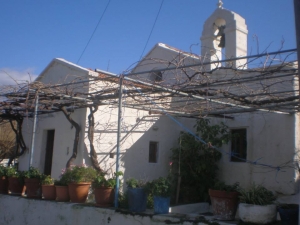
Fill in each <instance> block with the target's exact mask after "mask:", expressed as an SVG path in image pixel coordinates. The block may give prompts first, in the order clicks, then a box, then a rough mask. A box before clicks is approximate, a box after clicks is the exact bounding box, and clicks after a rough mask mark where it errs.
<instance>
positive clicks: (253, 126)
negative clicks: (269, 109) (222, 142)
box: [215, 113, 297, 195]
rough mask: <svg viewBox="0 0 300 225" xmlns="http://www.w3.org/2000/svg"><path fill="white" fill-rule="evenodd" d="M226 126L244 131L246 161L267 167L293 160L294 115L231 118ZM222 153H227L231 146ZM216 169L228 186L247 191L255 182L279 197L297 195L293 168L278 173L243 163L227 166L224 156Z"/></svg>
mask: <svg viewBox="0 0 300 225" xmlns="http://www.w3.org/2000/svg"><path fill="white" fill-rule="evenodd" d="M215 121H216V120H215ZM218 121H220V120H218ZM223 121H224V120H223ZM225 122H226V125H228V126H229V128H247V159H248V160H250V161H252V162H255V161H257V162H258V163H263V164H266V165H270V166H284V165H285V163H287V162H291V161H292V160H293V158H294V156H295V148H296V146H295V116H294V115H283V114H274V113H245V114H237V115H234V120H226V121H225ZM222 150H224V151H226V152H230V143H229V145H227V146H224V147H223V148H222ZM219 165H220V173H219V177H220V179H222V180H224V181H226V182H227V183H234V182H240V184H241V186H242V187H249V186H250V185H251V184H252V183H253V182H254V183H256V184H262V185H264V186H265V187H267V188H269V189H271V190H273V191H275V192H277V193H278V194H285V195H290V194H295V193H297V185H296V183H295V181H296V177H297V173H296V171H295V170H294V169H292V168H288V167H285V168H282V169H280V170H279V171H277V170H276V169H272V168H270V167H261V166H257V165H251V164H249V163H244V162H230V157H229V155H226V154H223V157H222V160H221V162H220V164H219ZM291 165H292V164H291V163H289V164H288V166H291Z"/></svg>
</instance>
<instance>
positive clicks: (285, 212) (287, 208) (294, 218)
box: [277, 204, 299, 225]
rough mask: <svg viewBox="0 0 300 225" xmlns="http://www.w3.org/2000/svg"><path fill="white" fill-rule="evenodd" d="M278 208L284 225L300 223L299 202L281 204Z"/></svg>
mask: <svg viewBox="0 0 300 225" xmlns="http://www.w3.org/2000/svg"><path fill="white" fill-rule="evenodd" d="M277 210H278V212H279V215H280V219H281V224H282V225H298V224H299V204H279V205H278V206H277Z"/></svg>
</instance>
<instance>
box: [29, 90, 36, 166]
mask: <svg viewBox="0 0 300 225" xmlns="http://www.w3.org/2000/svg"><path fill="white" fill-rule="evenodd" d="M38 104H39V94H38V93H37V94H36V99H35V106H34V119H33V129H32V139H31V150H30V153H29V166H28V169H29V168H30V166H31V165H32V159H33V152H34V142H35V133H36V121H37V110H38Z"/></svg>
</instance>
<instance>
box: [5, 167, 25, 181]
mask: <svg viewBox="0 0 300 225" xmlns="http://www.w3.org/2000/svg"><path fill="white" fill-rule="evenodd" d="M6 174H7V177H17V178H19V177H20V178H23V176H24V173H23V172H22V171H19V170H17V168H16V167H14V166H9V167H7V170H6Z"/></svg>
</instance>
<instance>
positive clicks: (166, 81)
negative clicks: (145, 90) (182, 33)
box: [130, 43, 200, 87]
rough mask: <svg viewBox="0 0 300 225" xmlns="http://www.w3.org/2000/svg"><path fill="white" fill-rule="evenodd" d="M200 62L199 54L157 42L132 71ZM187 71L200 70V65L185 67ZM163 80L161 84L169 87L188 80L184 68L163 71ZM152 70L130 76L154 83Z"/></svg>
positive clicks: (190, 72)
mask: <svg viewBox="0 0 300 225" xmlns="http://www.w3.org/2000/svg"><path fill="white" fill-rule="evenodd" d="M196 63H197V64H199V63H200V59H199V57H198V56H197V55H194V54H189V53H184V52H181V51H180V50H178V49H175V48H172V47H170V46H167V45H165V44H163V43H158V44H156V45H155V46H154V47H153V49H152V50H151V51H150V52H149V53H148V54H147V55H146V56H145V57H144V58H143V60H142V61H141V62H140V63H139V64H138V65H137V66H136V67H135V68H134V69H133V70H132V73H139V72H145V71H152V70H159V69H162V68H172V67H173V68H176V67H179V66H185V65H192V64H196ZM183 70H184V71H185V72H187V73H189V74H192V73H193V72H194V71H199V70H200V66H199V67H192V68H184V69H183ZM162 75H163V81H162V82H159V83H158V84H159V85H162V86H165V87H168V86H170V85H174V84H177V83H179V82H183V81H185V80H187V77H186V74H185V73H183V71H182V69H178V70H169V71H162ZM150 77H151V72H149V73H142V74H138V75H132V76H130V78H134V79H138V80H142V81H145V82H148V83H153V81H151V80H150Z"/></svg>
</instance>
